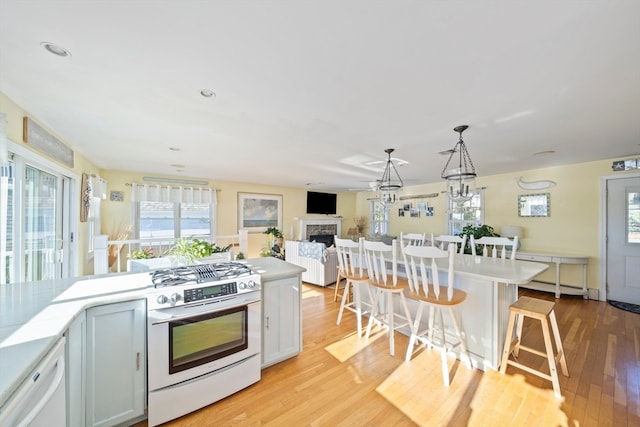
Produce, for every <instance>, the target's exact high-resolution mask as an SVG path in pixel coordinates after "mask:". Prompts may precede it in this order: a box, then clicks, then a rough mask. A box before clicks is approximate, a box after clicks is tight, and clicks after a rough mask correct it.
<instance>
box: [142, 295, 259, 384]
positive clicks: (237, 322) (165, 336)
mask: <svg viewBox="0 0 640 427" xmlns="http://www.w3.org/2000/svg"><path fill="white" fill-rule="evenodd" d="M233 301H237V302H238V303H237V304H234V303H233V302H231V303H230V302H229V301H227V302H226V304H221V303H220V302H213V303H206V304H198V305H196V306H190V307H177V308H171V309H167V310H152V311H150V312H149V313H148V320H147V322H148V323H147V333H148V361H149V362H148V363H149V390H150V391H152V390H158V389H160V388H163V387H167V386H170V385H173V384H177V383H180V382H182V381H186V380H190V379H193V378H195V377H198V376H200V375H204V374H207V373H210V372H213V371H215V370H218V369H220V368H223V367H225V366H228V365H230V364H233V363H236V362H239V361H241V360H243V359H246V358H248V357H250V356H253V355H255V354H259V353H260V329H261V320H260V319H261V312H260V310H261V307H260V301H254V302H251V303H247V302H246V301H244V299H235V300H233Z"/></svg>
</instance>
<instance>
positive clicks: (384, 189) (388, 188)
mask: <svg viewBox="0 0 640 427" xmlns="http://www.w3.org/2000/svg"><path fill="white" fill-rule="evenodd" d="M393 151H394V148H387V149H386V150H384V152H385V153H387V165H386V166H385V168H384V173H383V174H382V178H381V179H380V181H379V182H378V194H379V196H380V203H382V205H383V206H385V207H388V206H391V205H392V204H394V203H395V202H396V200H398V196H397V195H398V192H399V191H400V190H402V186H403V185H404V183H403V182H402V178H400V174H399V173H398V170H397V169H396V166H395V165H394V164H393V162H392V161H391V153H393ZM392 171H393V174H395V176H393V177H392Z"/></svg>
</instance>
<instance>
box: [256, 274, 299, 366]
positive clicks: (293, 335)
mask: <svg viewBox="0 0 640 427" xmlns="http://www.w3.org/2000/svg"><path fill="white" fill-rule="evenodd" d="M300 286H301V279H300V275H299V274H297V275H293V276H290V277H284V278H278V279H272V280H264V281H263V282H262V313H263V315H262V316H263V317H262V367H263V368H264V367H266V366H269V365H272V364H274V363H277V362H280V361H282V360H284V359H288V358H290V357H293V356H295V355H297V354H298V353H299V352H300V351H301V350H302V315H301V314H302V313H301V292H300Z"/></svg>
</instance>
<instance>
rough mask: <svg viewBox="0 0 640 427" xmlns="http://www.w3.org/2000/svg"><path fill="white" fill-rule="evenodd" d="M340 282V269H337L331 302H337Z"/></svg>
mask: <svg viewBox="0 0 640 427" xmlns="http://www.w3.org/2000/svg"><path fill="white" fill-rule="evenodd" d="M341 280H342V277H340V268H338V277H337V278H336V289H335V290H334V291H333V302H336V301H337V300H338V289H340V281H341ZM345 286H346V285H345Z"/></svg>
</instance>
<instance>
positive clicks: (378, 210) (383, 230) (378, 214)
mask: <svg viewBox="0 0 640 427" xmlns="http://www.w3.org/2000/svg"><path fill="white" fill-rule="evenodd" d="M369 218H371V224H370V225H371V227H370V230H371V233H370V234H372V235H373V234H377V235H380V236H382V235H385V234H387V232H388V231H389V209H387V208H385V206H384V205H383V204H382V203H380V200H378V199H373V200H371V204H370V205H369Z"/></svg>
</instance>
